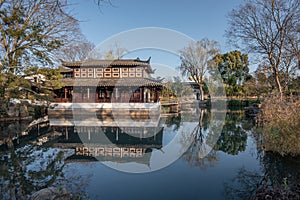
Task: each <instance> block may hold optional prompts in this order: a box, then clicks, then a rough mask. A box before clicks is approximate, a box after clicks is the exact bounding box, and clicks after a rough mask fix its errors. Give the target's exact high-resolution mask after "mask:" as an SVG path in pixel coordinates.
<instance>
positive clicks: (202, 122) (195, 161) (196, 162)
mask: <svg viewBox="0 0 300 200" xmlns="http://www.w3.org/2000/svg"><path fill="white" fill-rule="evenodd" d="M210 119H211V113H210V112H208V111H207V110H203V109H201V110H200V116H199V123H198V124H197V126H196V127H195V128H194V129H193V131H192V134H191V136H192V138H191V140H192V142H191V145H190V148H189V149H188V150H187V151H186V152H185V153H184V154H183V157H184V158H185V159H186V161H187V162H188V163H189V164H191V165H192V166H197V167H200V168H207V167H210V166H213V165H214V164H215V162H216V161H217V156H216V152H215V151H211V148H210V147H209V146H208V145H207V143H206V137H207V136H205V135H204V134H203V131H207V130H208V126H209V123H210Z"/></svg>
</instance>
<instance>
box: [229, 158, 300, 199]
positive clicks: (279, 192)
mask: <svg viewBox="0 0 300 200" xmlns="http://www.w3.org/2000/svg"><path fill="white" fill-rule="evenodd" d="M260 162H261V165H262V168H263V169H262V173H258V172H253V171H248V170H246V169H244V168H242V169H240V170H239V172H238V174H237V176H236V177H235V178H234V179H233V180H232V182H230V183H225V194H226V197H227V198H228V199H300V182H299V180H300V169H299V162H300V161H299V158H298V159H297V158H293V159H291V158H284V157H281V156H279V155H274V154H272V153H267V154H265V155H260Z"/></svg>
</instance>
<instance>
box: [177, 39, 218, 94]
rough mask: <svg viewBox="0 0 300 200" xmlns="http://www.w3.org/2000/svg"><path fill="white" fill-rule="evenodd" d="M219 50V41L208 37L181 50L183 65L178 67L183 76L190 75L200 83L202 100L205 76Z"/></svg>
mask: <svg viewBox="0 0 300 200" xmlns="http://www.w3.org/2000/svg"><path fill="white" fill-rule="evenodd" d="M218 52H219V44H218V42H216V41H213V40H212V41H210V40H208V39H202V40H200V41H197V42H192V43H190V44H189V45H188V46H187V47H185V48H184V49H182V50H181V51H180V59H181V65H180V66H179V67H178V68H179V70H180V71H181V73H182V75H183V76H187V77H189V78H190V79H192V80H193V81H195V82H196V83H197V84H198V85H199V89H200V94H201V100H204V91H203V88H202V87H203V80H204V76H205V74H206V73H207V71H208V70H209V68H210V64H211V60H212V58H213V57H214V56H215V55H216V54H217V53H218Z"/></svg>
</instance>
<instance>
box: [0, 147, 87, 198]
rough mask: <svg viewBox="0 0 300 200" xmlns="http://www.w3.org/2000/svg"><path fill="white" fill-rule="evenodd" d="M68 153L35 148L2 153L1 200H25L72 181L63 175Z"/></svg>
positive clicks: (0, 159) (0, 173)
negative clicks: (48, 188)
mask: <svg viewBox="0 0 300 200" xmlns="http://www.w3.org/2000/svg"><path fill="white" fill-rule="evenodd" d="M65 153H67V152H66V151H60V150H58V149H49V148H47V149H46V148H40V147H37V146H33V145H26V146H24V147H21V148H18V149H14V148H11V149H9V151H6V152H5V151H3V152H0V198H1V199H19V198H21V199H22V198H25V197H26V196H27V197H28V196H30V195H31V194H32V193H33V192H35V191H38V190H40V189H43V188H46V187H50V186H56V185H57V184H60V182H67V181H70V180H66V178H65V177H64V174H63V168H64V166H65V164H64V159H65ZM73 184H74V183H73ZM75 184H76V183H75ZM81 186H83V185H81Z"/></svg>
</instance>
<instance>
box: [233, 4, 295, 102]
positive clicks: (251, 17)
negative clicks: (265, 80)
mask: <svg viewBox="0 0 300 200" xmlns="http://www.w3.org/2000/svg"><path fill="white" fill-rule="evenodd" d="M299 5H300V1H299V0H286V1H281V0H249V1H246V2H245V4H243V5H241V6H240V7H239V8H237V9H234V10H232V11H231V13H230V14H229V27H228V30H227V36H228V37H229V39H230V40H231V41H235V42H237V44H238V45H244V46H246V49H248V50H249V52H251V53H258V54H262V55H263V56H265V58H266V59H267V60H268V62H269V65H270V66H271V68H272V71H273V76H274V80H275V82H276V84H277V87H278V91H279V94H280V97H281V99H282V97H283V89H282V85H281V81H280V76H279V74H280V71H281V70H282V67H280V66H281V64H282V61H283V60H284V59H285V60H286V59H287V58H289V60H295V58H296V60H297V61H298V62H296V63H297V64H296V65H299V64H300V52H299V40H300V38H299V33H300V23H299V18H300V12H299ZM283 68H284V67H283Z"/></svg>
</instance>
